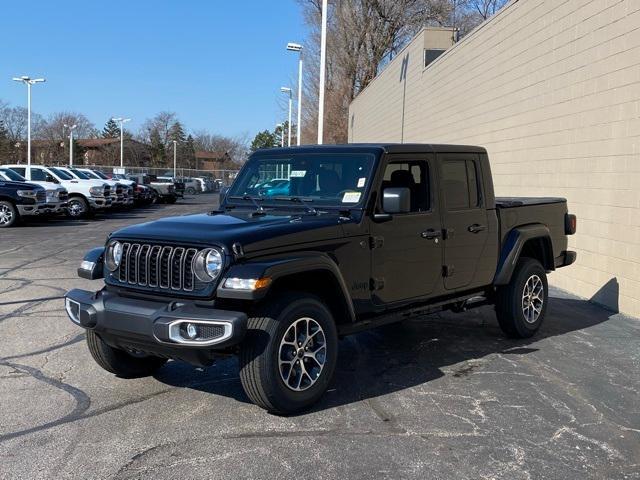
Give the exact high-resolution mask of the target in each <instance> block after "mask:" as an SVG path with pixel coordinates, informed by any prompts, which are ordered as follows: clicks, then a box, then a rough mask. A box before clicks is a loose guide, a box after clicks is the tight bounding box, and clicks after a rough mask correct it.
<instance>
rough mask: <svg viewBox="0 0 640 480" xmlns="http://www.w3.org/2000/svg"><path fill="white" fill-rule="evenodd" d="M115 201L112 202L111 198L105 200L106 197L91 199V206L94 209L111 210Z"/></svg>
mask: <svg viewBox="0 0 640 480" xmlns="http://www.w3.org/2000/svg"><path fill="white" fill-rule="evenodd" d="M112 203H113V201H112V200H111V198H104V197H89V206H90V207H91V208H92V209H96V210H99V209H102V208H109V207H111V205H112Z"/></svg>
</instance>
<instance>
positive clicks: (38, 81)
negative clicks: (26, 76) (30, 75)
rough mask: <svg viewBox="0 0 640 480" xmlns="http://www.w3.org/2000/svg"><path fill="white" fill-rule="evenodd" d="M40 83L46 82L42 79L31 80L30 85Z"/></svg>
mask: <svg viewBox="0 0 640 480" xmlns="http://www.w3.org/2000/svg"><path fill="white" fill-rule="evenodd" d="M42 82H46V80H45V79H44V78H34V79H33V80H31V83H42Z"/></svg>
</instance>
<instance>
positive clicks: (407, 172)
mask: <svg viewBox="0 0 640 480" xmlns="http://www.w3.org/2000/svg"><path fill="white" fill-rule="evenodd" d="M388 158H389V160H388V163H387V166H386V169H385V173H384V178H383V181H382V184H381V185H380V189H379V190H378V191H382V189H384V188H387V187H403V188H409V189H410V190H411V211H410V212H409V213H401V214H397V213H396V214H393V217H392V219H391V220H389V221H385V222H380V223H376V222H375V221H374V222H372V224H371V246H372V250H371V252H372V259H371V260H372V261H371V269H372V289H373V292H372V297H373V302H374V303H375V304H378V305H389V304H393V303H396V302H402V301H407V300H411V299H414V298H419V297H424V296H427V295H430V294H432V292H433V291H434V290H435V289H441V278H442V276H441V269H442V241H441V238H440V235H441V224H440V215H439V211H438V203H439V202H438V199H437V196H434V195H433V192H434V187H433V178H434V175H433V164H434V162H433V156H430V155H426V154H416V155H390V156H389V157H388ZM377 209H378V211H379V212H381V213H382V203H381V202H380V201H379V203H378V206H377Z"/></svg>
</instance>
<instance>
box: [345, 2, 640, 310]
mask: <svg viewBox="0 0 640 480" xmlns="http://www.w3.org/2000/svg"><path fill="white" fill-rule="evenodd" d="M434 34H435V35H437V36H438V37H441V36H442V33H441V30H438V31H436V32H432V31H431V30H430V29H425V30H423V31H422V32H420V34H419V35H418V36H417V37H416V38H415V39H414V40H413V41H412V42H411V43H410V44H409V45H408V46H407V47H406V48H405V49H404V50H403V51H402V52H400V54H399V55H398V56H397V57H396V58H395V59H394V60H393V61H392V62H390V64H389V65H388V66H387V67H386V68H385V70H384V71H383V72H382V73H381V74H380V75H379V76H378V77H377V78H376V79H375V80H374V81H373V83H372V84H370V85H369V86H368V87H367V88H366V89H365V90H364V91H363V92H362V93H360V95H359V96H358V97H357V98H356V99H355V100H354V101H353V103H352V104H351V108H350V111H349V141H351V142H369V141H372V142H373V141H375V142H377V141H384V142H442V143H463V144H473V145H482V146H484V147H486V148H487V150H488V151H489V155H490V157H491V162H492V169H493V174H494V179H495V185H496V193H497V194H499V195H536V196H564V197H566V198H567V199H568V201H569V208H570V210H571V212H573V213H575V214H577V216H578V234H577V235H575V236H574V237H571V239H570V245H571V247H572V248H573V249H575V250H577V252H578V261H577V263H576V264H575V265H573V266H571V267H570V268H565V269H561V270H559V271H557V272H555V273H553V274H552V275H551V277H550V281H551V283H552V284H554V285H556V286H558V287H561V288H563V289H565V290H568V291H570V292H573V293H575V294H577V295H580V296H582V297H586V298H591V299H593V300H595V301H597V302H599V303H602V304H605V305H607V306H609V307H610V308H612V309H615V310H619V311H621V312H625V313H628V314H631V315H634V316H640V1H638V0H608V1H605V0H568V1H562V2H560V1H557V0H525V1H523V0H520V1H512V2H511V3H510V4H509V5H507V6H506V7H505V8H504V9H502V10H501V11H500V12H499V13H498V14H497V15H495V16H494V17H493V18H491V19H490V20H489V21H487V22H485V23H484V24H483V25H481V26H480V27H478V28H477V29H476V30H474V31H473V32H472V33H471V34H470V35H467V36H466V37H465V38H464V39H463V40H462V41H460V42H459V43H456V44H455V45H454V46H453V47H451V48H450V49H449V50H447V51H446V52H445V53H444V54H442V55H441V56H439V57H438V58H436V59H435V60H433V61H432V62H431V63H429V64H428V65H426V63H427V62H426V61H425V59H427V54H426V53H425V46H431V45H432V43H433V39H432V38H431V37H432V36H433V35H434Z"/></svg>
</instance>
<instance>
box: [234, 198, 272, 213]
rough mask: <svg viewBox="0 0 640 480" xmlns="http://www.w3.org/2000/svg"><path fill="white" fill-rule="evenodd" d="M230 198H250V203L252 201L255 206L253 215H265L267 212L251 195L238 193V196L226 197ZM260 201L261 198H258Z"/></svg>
mask: <svg viewBox="0 0 640 480" xmlns="http://www.w3.org/2000/svg"><path fill="white" fill-rule="evenodd" d="M227 198H229V199H230V200H250V201H251V203H253V205H254V206H255V207H256V211H255V212H254V215H266V214H267V212H265V211H264V207H263V206H262V205H260V204H259V203H258V202H257V200H256V198H255V197H252V196H251V195H242V196H240V195H238V196H235V195H234V196H230V197H227ZM260 200H261V201H262V199H260Z"/></svg>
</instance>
